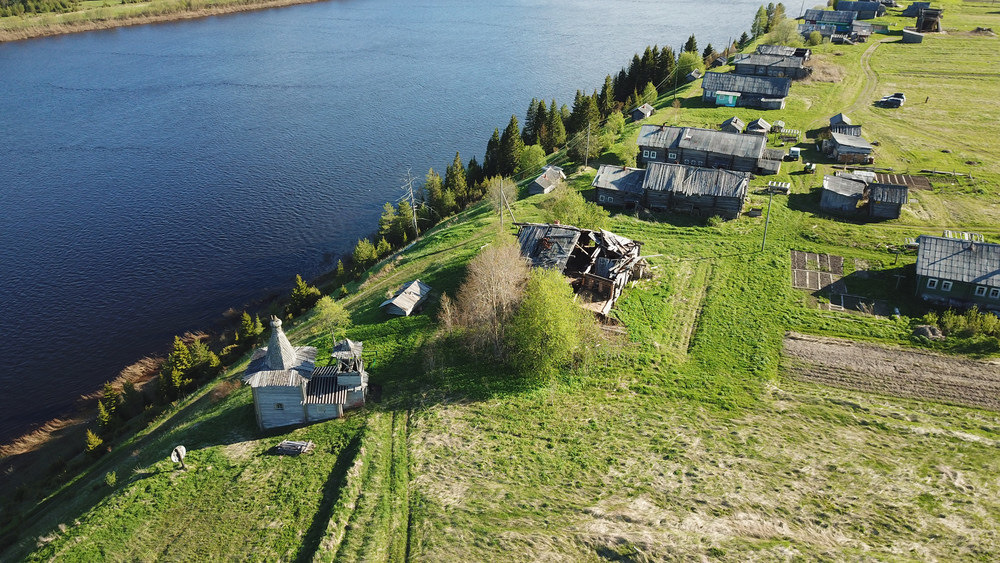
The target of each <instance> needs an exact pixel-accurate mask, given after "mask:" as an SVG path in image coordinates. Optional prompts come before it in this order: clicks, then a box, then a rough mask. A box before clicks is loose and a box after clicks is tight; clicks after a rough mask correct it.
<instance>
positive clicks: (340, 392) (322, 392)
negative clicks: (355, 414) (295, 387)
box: [305, 375, 348, 405]
mask: <svg viewBox="0 0 1000 563" xmlns="http://www.w3.org/2000/svg"><path fill="white" fill-rule="evenodd" d="M347 390H348V387H346V386H344V385H339V384H338V383H337V376H335V375H321V376H317V377H314V378H312V379H311V380H309V383H307V384H306V401H305V402H306V404H307V405H343V404H346V403H347Z"/></svg>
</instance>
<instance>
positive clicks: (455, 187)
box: [444, 121, 521, 207]
mask: <svg viewBox="0 0 1000 563" xmlns="http://www.w3.org/2000/svg"><path fill="white" fill-rule="evenodd" d="M514 124H515V126H516V125H517V122H516V121H515V122H514ZM507 129H508V130H509V129H510V127H508V128H507ZM504 134H505V135H506V134H507V133H506V131H505V132H504ZM513 135H514V136H515V137H517V140H518V141H520V140H521V133H520V132H519V131H515V132H514V133H513ZM500 143H501V146H502V145H503V141H502V140H501V142H500ZM444 189H445V190H447V191H450V192H451V193H453V194H455V199H456V200H457V201H458V205H459V206H460V207H465V206H466V205H468V204H469V203H470V200H471V198H470V197H469V184H468V182H466V180H465V165H464V164H463V163H462V157H461V155H459V154H458V153H457V152H456V153H455V160H454V161H452V163H451V165H450V166H448V167H447V168H446V169H445V171H444Z"/></svg>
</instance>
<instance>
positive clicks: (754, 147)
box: [637, 125, 782, 174]
mask: <svg viewBox="0 0 1000 563" xmlns="http://www.w3.org/2000/svg"><path fill="white" fill-rule="evenodd" d="M637 144H638V145H639V151H640V155H639V156H640V159H641V160H640V161H641V162H643V163H651V162H671V163H675V164H688V165H691V166H705V167H708V168H725V169H726V170H736V171H741V172H753V173H759V174H771V173H775V171H776V170H780V167H781V158H782V157H781V156H779V155H776V154H774V153H772V152H768V151H767V150H765V149H766V148H767V139H765V138H764V137H761V136H760V135H740V134H738V133H728V132H725V131H714V130H711V129H698V128H695V127H672V126H666V125H643V126H642V128H640V129H639V138H638V140H637ZM777 152H778V153H780V152H781V151H777ZM775 156H777V159H778V160H777V161H774V157H775Z"/></svg>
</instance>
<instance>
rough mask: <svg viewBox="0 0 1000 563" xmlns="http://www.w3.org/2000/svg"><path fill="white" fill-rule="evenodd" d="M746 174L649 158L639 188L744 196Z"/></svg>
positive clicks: (747, 182)
mask: <svg viewBox="0 0 1000 563" xmlns="http://www.w3.org/2000/svg"><path fill="white" fill-rule="evenodd" d="M749 183H750V174H748V173H746V172H734V171H732V170H724V169H721V168H701V167H698V166H687V165H684V164H670V163H665V162H651V163H649V168H648V169H647V170H646V180H645V182H644V183H643V186H642V187H643V189H646V190H650V191H664V192H673V193H679V194H684V195H707V196H717V197H735V198H740V199H742V198H744V197H746V195H747V186H748V184H749Z"/></svg>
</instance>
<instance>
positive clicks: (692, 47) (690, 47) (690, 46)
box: [684, 33, 698, 53]
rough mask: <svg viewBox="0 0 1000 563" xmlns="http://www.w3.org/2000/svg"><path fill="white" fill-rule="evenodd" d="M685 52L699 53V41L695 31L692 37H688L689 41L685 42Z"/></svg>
mask: <svg viewBox="0 0 1000 563" xmlns="http://www.w3.org/2000/svg"><path fill="white" fill-rule="evenodd" d="M684 52H685V53H697V52H698V41H697V40H696V39H695V38H694V34H693V33H692V34H691V37H688V40H687V42H686V43H684Z"/></svg>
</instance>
